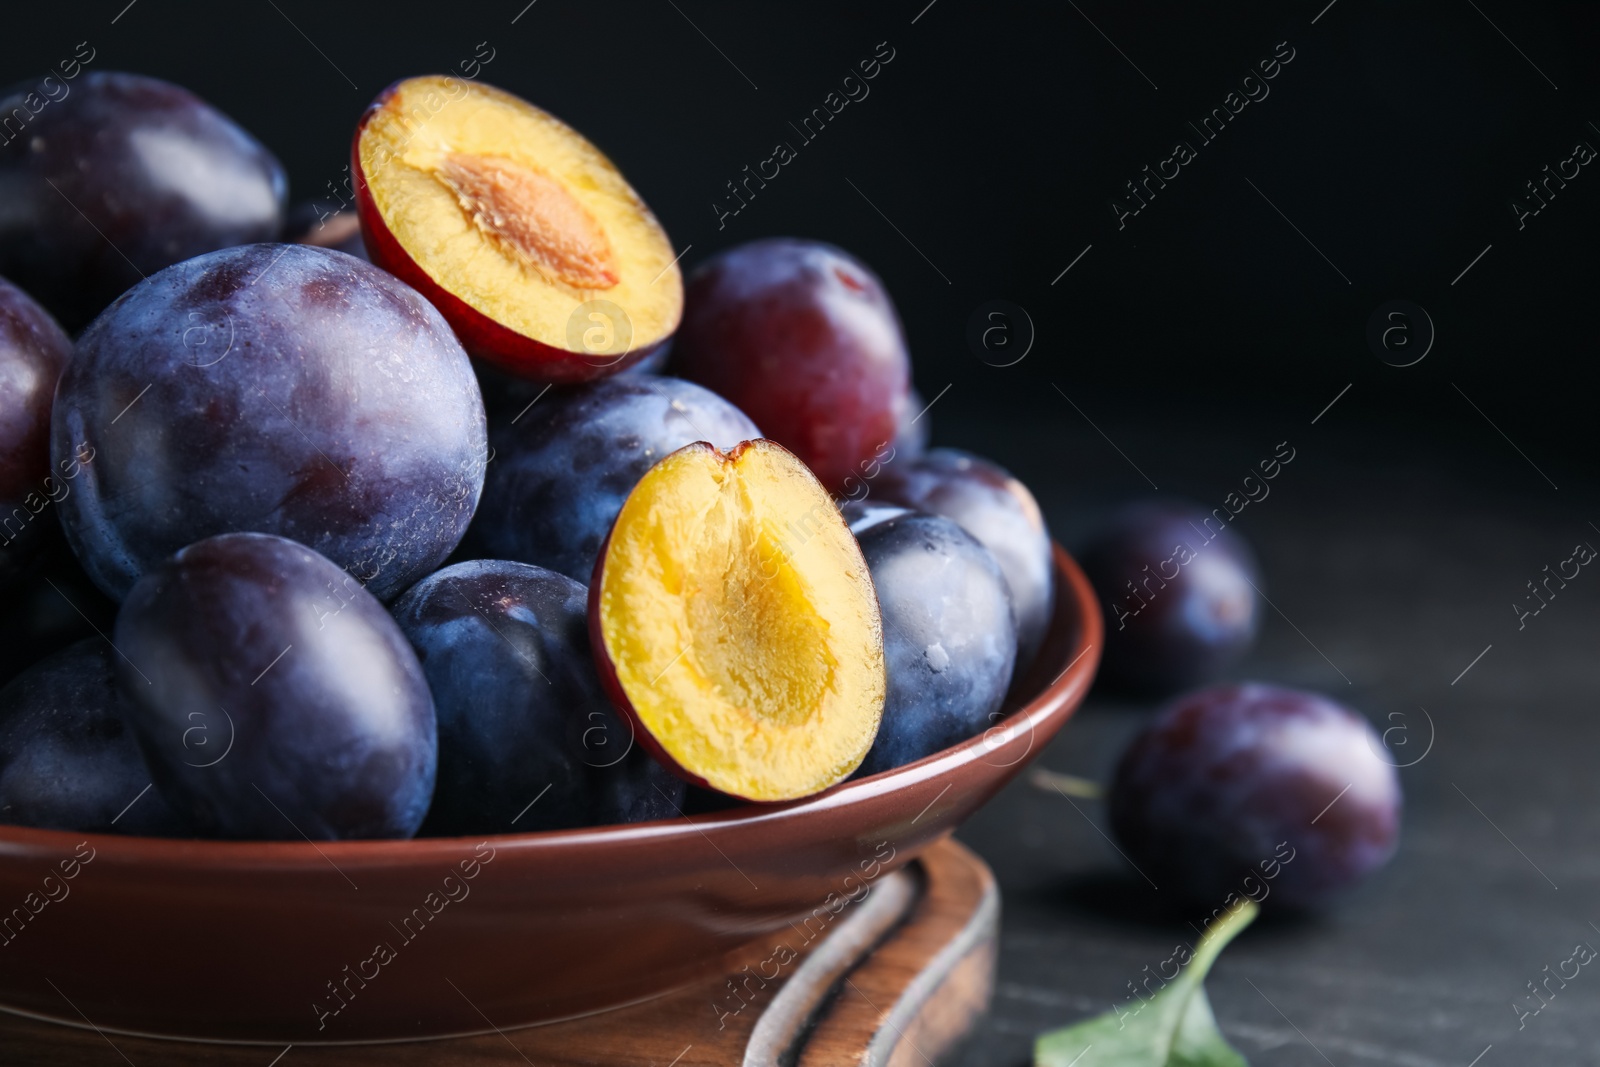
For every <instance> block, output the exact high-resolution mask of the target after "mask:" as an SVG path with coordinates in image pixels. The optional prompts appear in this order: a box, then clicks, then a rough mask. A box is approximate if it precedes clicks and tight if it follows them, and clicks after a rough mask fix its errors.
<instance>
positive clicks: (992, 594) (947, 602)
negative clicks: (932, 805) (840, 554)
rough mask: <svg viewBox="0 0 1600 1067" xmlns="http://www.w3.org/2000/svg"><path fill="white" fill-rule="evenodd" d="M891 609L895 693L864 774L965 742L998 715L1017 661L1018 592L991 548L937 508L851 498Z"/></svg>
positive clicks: (888, 651)
mask: <svg viewBox="0 0 1600 1067" xmlns="http://www.w3.org/2000/svg"><path fill="white" fill-rule="evenodd" d="M843 511H844V515H845V518H846V520H847V521H849V522H850V528H851V532H852V533H854V534H855V535H856V540H857V542H858V543H859V544H860V545H861V554H862V555H863V556H864V557H865V558H866V561H867V569H868V571H870V572H871V574H872V584H873V587H874V588H875V589H876V590H877V593H878V606H879V610H880V611H881V612H882V614H883V644H884V660H885V665H886V668H887V674H888V690H887V694H886V697H885V700H884V707H883V719H882V721H881V724H880V725H879V727H878V737H877V740H876V741H874V742H873V745H872V748H871V750H870V751H869V752H868V753H867V756H866V759H865V760H863V761H862V763H861V767H860V769H859V770H857V771H856V776H857V777H864V776H866V775H869V774H878V773H880V772H882V771H887V770H891V769H893V768H895V767H900V766H903V765H904V764H907V763H912V762H915V761H916V760H919V759H922V758H923V757H925V756H931V755H933V754H934V753H935V752H939V751H942V750H943V749H946V748H949V747H950V746H951V745H955V744H959V743H960V742H962V741H965V740H966V739H967V738H969V737H973V736H975V735H977V734H979V733H981V732H982V731H983V730H984V729H985V728H986V727H988V726H989V725H990V724H992V722H993V721H994V717H995V714H996V713H997V712H998V711H999V709H1000V705H1001V703H1002V702H1003V701H1004V700H1005V695H1006V689H1007V687H1008V686H1010V684H1011V673H1012V669H1013V667H1014V666H1015V663H1016V656H1017V635H1016V628H1015V623H1014V622H1013V621H1012V617H1011V594H1010V591H1009V590H1008V588H1007V586H1006V580H1005V576H1004V575H1003V574H1002V573H1001V571H1000V566H999V564H998V563H996V562H995V559H994V556H993V555H991V554H990V552H989V550H988V549H986V548H984V547H983V545H981V544H979V543H978V541H977V539H976V538H974V537H973V536H972V535H971V534H969V533H967V532H966V531H965V530H963V529H962V528H961V527H959V526H957V525H956V524H955V523H953V522H951V521H950V520H949V519H945V518H942V517H939V516H936V515H924V514H919V513H917V512H911V511H905V510H902V509H898V508H884V507H880V506H875V505H859V504H847V505H845V507H844V509H843Z"/></svg>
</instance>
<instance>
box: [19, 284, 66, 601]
mask: <svg viewBox="0 0 1600 1067" xmlns="http://www.w3.org/2000/svg"><path fill="white" fill-rule="evenodd" d="M71 356H72V341H71V340H70V339H69V338H68V337H67V335H66V333H64V332H63V331H62V329H61V327H60V326H58V325H57V324H56V321H55V319H53V318H51V317H50V313H49V312H47V311H45V310H44V308H42V307H40V306H39V305H38V304H37V303H35V302H34V300H33V298H32V297H30V296H28V294H27V293H25V292H23V291H22V290H21V289H19V288H17V287H16V286H15V285H12V284H11V283H10V282H8V281H6V280H5V279H4V278H0V400H3V403H0V586H4V585H8V584H10V583H12V582H14V581H15V580H17V579H18V578H19V577H21V576H22V575H23V574H24V573H25V572H26V571H27V569H28V565H29V563H31V562H32V561H33V559H34V558H35V556H37V554H38V552H39V550H40V549H41V547H43V546H44V545H45V544H46V543H48V541H49V540H50V539H51V538H52V537H53V536H54V535H55V534H56V532H57V530H58V529H59V526H58V524H57V522H56V520H55V518H54V517H53V516H48V515H47V516H43V517H41V515H40V513H41V512H43V511H45V510H46V509H47V508H49V507H50V505H51V504H52V503H53V502H54V501H55V500H56V499H57V498H58V497H59V496H60V494H61V493H62V492H70V491H71V486H70V485H67V484H66V482H67V477H66V476H67V473H68V472H69V471H70V472H71V473H72V474H73V475H76V473H77V470H78V464H77V462H76V459H74V460H72V461H69V462H68V464H67V465H66V466H65V467H63V468H62V469H61V471H60V472H57V471H56V470H55V469H53V468H52V467H51V466H50V405H51V402H52V400H53V399H54V397H55V392H56V382H57V380H58V379H59V378H60V377H61V371H62V368H64V367H65V366H66V365H67V360H68V359H69V358H71Z"/></svg>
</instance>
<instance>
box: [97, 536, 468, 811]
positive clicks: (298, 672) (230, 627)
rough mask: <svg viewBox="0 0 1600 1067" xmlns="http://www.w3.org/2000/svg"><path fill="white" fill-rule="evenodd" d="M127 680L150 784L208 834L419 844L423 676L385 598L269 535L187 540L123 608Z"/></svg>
mask: <svg viewBox="0 0 1600 1067" xmlns="http://www.w3.org/2000/svg"><path fill="white" fill-rule="evenodd" d="M115 640H116V645H117V647H118V648H119V649H121V650H122V652H123V653H124V655H125V658H121V659H119V660H118V662H117V680H118V684H119V686H120V687H121V691H122V693H123V695H124V696H125V697H126V698H127V704H126V707H127V709H128V718H129V721H130V723H131V724H132V726H133V728H134V732H135V733H136V735H137V736H138V739H139V744H140V747H141V748H142V749H143V751H144V754H145V760H146V762H147V764H148V765H149V767H150V770H151V771H152V772H153V774H154V777H155V784H156V788H157V789H158V790H160V791H161V792H162V794H163V795H164V796H165V797H166V799H167V800H168V802H169V803H171V804H172V806H173V807H174V808H175V809H177V810H178V812H179V813H180V814H181V815H182V816H183V817H184V818H186V819H188V820H189V821H190V822H191V823H193V824H194V825H195V826H196V827H197V828H198V829H200V830H201V831H203V832H207V833H210V834H215V835H217V836H221V837H230V838H265V839H295V838H298V837H300V836H302V835H304V836H305V837H307V838H309V839H311V840H339V839H349V838H382V837H410V836H411V835H412V834H414V833H415V832H416V830H417V828H418V827H419V826H420V825H421V824H422V820H423V817H424V816H425V815H426V814H427V810H428V803H429V800H430V799H431V797H432V795H433V783H434V773H435V769H436V766H437V758H438V728H437V724H436V721H435V718H434V710H433V698H432V696H431V695H430V693H429V690H428V683H427V679H426V678H425V677H424V676H423V673H422V667H421V665H420V664H419V663H418V662H417V657H416V654H415V653H414V652H413V651H412V650H411V646H410V644H409V643H407V641H406V639H405V635H404V634H402V633H401V632H400V628H399V626H397V625H396V624H395V621H394V620H393V619H392V618H390V616H389V613H388V612H387V611H385V610H384V607H383V605H382V604H381V603H379V601H378V600H377V598H376V597H374V596H373V595H372V594H371V593H368V592H367V591H366V590H364V589H362V588H361V587H360V586H359V585H357V584H356V582H355V581H354V579H352V578H351V577H350V576H349V575H347V574H346V573H345V572H344V571H342V570H340V569H339V568H338V567H337V566H335V565H334V564H333V563H332V562H330V561H329V560H327V559H325V558H324V557H322V556H319V555H318V554H317V553H315V552H313V551H311V550H310V549H308V548H306V547H305V546H303V545H300V544H297V543H296V542H294V541H290V540H288V539H286V538H282V537H275V536H273V535H270V534H256V533H235V534H221V535H219V536H216V537H211V538H207V539H206V540H203V541H200V542H197V543H196V544H193V545H190V546H189V547H188V548H185V549H183V550H182V551H181V552H178V553H177V554H176V555H174V556H172V557H171V558H170V559H168V560H166V561H165V562H163V563H162V564H160V565H159V566H157V567H155V568H153V569H152V570H151V571H150V572H149V573H148V574H146V575H145V576H144V577H143V578H141V579H140V580H139V583H138V584H137V585H135V586H134V588H133V591H132V592H131V593H130V594H129V595H128V598H127V599H126V600H125V601H124V602H123V604H122V608H121V610H120V611H119V612H118V613H117V625H116V633H115Z"/></svg>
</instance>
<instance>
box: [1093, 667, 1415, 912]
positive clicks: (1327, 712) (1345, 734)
mask: <svg viewBox="0 0 1600 1067" xmlns="http://www.w3.org/2000/svg"><path fill="white" fill-rule="evenodd" d="M1382 744H1383V743H1382V740H1381V739H1380V738H1379V737H1378V735H1377V732H1376V731H1375V730H1373V728H1372V727H1371V725H1369V724H1368V723H1367V721H1366V720H1365V719H1363V718H1361V717H1360V716H1359V715H1356V714H1355V713H1354V712H1352V711H1350V710H1349V709H1347V708H1345V707H1343V706H1342V705H1339V704H1337V703H1335V702H1334V701H1332V700H1330V699H1328V698H1327V697H1324V696H1322V695H1320V694H1316V693H1308V692H1302V691H1299V690H1294V689H1287V688H1282V687H1279V686H1271V685H1264V684H1260V683H1246V684H1241V685H1226V686H1218V687H1215V688H1212V689H1206V690H1201V691H1199V692H1195V693H1190V694H1188V695H1186V696H1183V697H1180V698H1179V699H1177V700H1176V701H1175V702H1173V703H1172V704H1171V705H1170V706H1169V707H1167V708H1166V709H1165V710H1164V711H1163V712H1162V713H1161V714H1160V715H1159V716H1158V717H1157V718H1156V719H1155V720H1154V721H1153V722H1152V723H1150V724H1149V725H1148V726H1147V727H1146V728H1145V729H1144V730H1143V731H1142V732H1141V733H1140V734H1139V735H1138V736H1137V737H1136V738H1135V739H1134V741H1133V743H1132V744H1131V745H1130V746H1129V748H1128V750H1127V751H1126V752H1125V753H1124V755H1123V757H1122V760H1121V762H1120V763H1119V764H1118V766H1117V770H1116V774H1115V777H1114V779H1113V781H1112V784H1111V789H1110V795H1109V813H1110V819H1111V826H1112V830H1113V832H1114V833H1115V835H1116V838H1117V841H1118V842H1119V843H1120V844H1121V846H1122V848H1123V850H1124V851H1125V852H1126V853H1127V854H1128V856H1129V858H1130V859H1131V860H1132V862H1133V863H1134V865H1135V866H1137V867H1138V868H1139V869H1140V870H1141V871H1143V872H1145V874H1146V876H1147V877H1149V878H1151V879H1153V880H1154V881H1155V883H1156V884H1157V885H1159V886H1160V887H1161V888H1162V889H1166V888H1168V887H1169V886H1170V887H1171V888H1172V889H1173V890H1175V891H1177V892H1178V893H1180V894H1182V895H1184V896H1185V897H1187V898H1189V899H1190V900H1192V901H1194V902H1196V903H1199V904H1203V905H1206V906H1208V907H1210V906H1217V907H1221V906H1223V905H1224V904H1225V903H1226V902H1227V896H1228V894H1230V893H1232V894H1234V895H1236V896H1244V895H1251V896H1253V897H1256V899H1263V897H1264V898H1265V899H1266V900H1268V901H1273V902H1276V904H1277V905H1280V906H1287V907H1291V908H1295V907H1298V908H1304V907H1308V906H1313V905H1316V904H1320V903H1322V902H1323V901H1325V900H1326V899H1328V898H1329V897H1330V896H1332V895H1334V894H1335V893H1337V892H1338V891H1340V890H1342V889H1344V888H1346V887H1348V886H1350V885H1352V884H1354V883H1355V882H1358V881H1360V880H1361V879H1362V878H1363V877H1365V876H1366V875H1368V874H1370V873H1371V872H1373V871H1374V870H1376V869H1378V868H1379V867H1382V866H1383V865H1384V864H1385V863H1387V862H1388V860H1389V858H1390V857H1391V856H1392V855H1393V854H1394V851H1395V848H1396V847H1397V844H1398V840H1399V833H1400V809H1401V795H1400V783H1399V776H1398V774H1397V773H1396V771H1395V768H1394V767H1393V765H1391V764H1390V763H1389V762H1388V761H1386V760H1384V759H1383V758H1381V757H1380V755H1379V753H1380V752H1382V751H1383V747H1382ZM1347 787H1348V788H1347ZM1341 790H1344V793H1343V795H1342V796H1341V795H1340V792H1341ZM1336 797H1337V798H1338V799H1337V801H1335V798H1336ZM1330 802H1332V803H1331V804H1330ZM1283 848H1286V849H1287V850H1288V852H1287V853H1285V852H1283V851H1281V849H1283ZM1277 861H1281V862H1277ZM1274 874H1275V875H1276V877H1275V879H1274V878H1273V877H1271V876H1272V875H1274ZM1251 879H1253V880H1254V881H1253V882H1252V881H1251ZM1263 886H1264V888H1260V887H1263Z"/></svg>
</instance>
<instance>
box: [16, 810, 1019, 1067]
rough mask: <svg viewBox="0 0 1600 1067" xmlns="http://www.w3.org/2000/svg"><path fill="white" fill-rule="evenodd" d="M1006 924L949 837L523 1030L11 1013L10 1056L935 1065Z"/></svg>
mask: <svg viewBox="0 0 1600 1067" xmlns="http://www.w3.org/2000/svg"><path fill="white" fill-rule="evenodd" d="M999 921H1000V897H999V891H998V890H997V888H996V886H995V882H994V877H993V875H991V874H990V873H989V869H988V868H987V867H986V866H985V865H984V863H983V861H982V860H980V859H978V858H977V857H976V856H974V855H973V854H972V853H971V852H969V851H967V849H965V848H963V847H962V846H961V845H959V844H957V843H956V842H954V841H951V840H945V841H943V842H941V843H940V844H938V845H935V846H934V847H933V848H931V849H929V850H928V851H927V852H926V853H924V854H923V856H922V858H921V859H919V860H918V861H917V862H916V863H913V864H911V865H910V866H908V867H907V868H906V869H905V870H902V871H900V872H897V873H896V874H894V875H891V876H889V877H888V878H885V879H883V880H882V881H881V882H879V883H878V884H877V885H875V886H874V887H873V889H872V890H871V892H870V893H868V894H867V895H866V896H865V897H863V898H861V899H860V900H859V901H857V902H855V903H853V904H851V905H850V906H849V907H848V909H847V910H846V911H844V912H842V913H841V914H840V918H839V920H837V925H836V926H835V927H834V929H833V931H832V932H831V933H830V934H828V935H827V936H826V937H822V938H818V939H815V940H814V941H813V942H812V943H810V944H804V943H803V942H802V939H801V937H799V936H797V937H795V938H791V939H789V942H783V941H781V940H780V941H779V942H777V943H775V944H773V945H767V944H765V943H761V944H755V945H752V946H750V947H749V949H748V950H747V951H746V952H744V953H740V954H738V955H737V956H736V957H735V958H734V959H732V960H730V962H729V967H728V973H726V974H724V975H721V976H718V977H717V978H715V979H712V980H707V981H703V982H699V983H696V984H694V985H691V986H688V987H686V988H684V989H680V990H678V991H676V992H673V993H670V994H667V995H665V996H662V997H658V998H656V999H654V1000H650V1001H647V1002H645V1003H643V1004H636V1005H633V1006H631V1007H627V1008H619V1009H617V1010H615V1011H609V1012H603V1013H601V1014H598V1015H591V1016H588V1017H586V1018H582V1019H574V1020H570V1021H567V1022H562V1023H553V1024H550V1025H548V1026H536V1027H528V1028H525V1029H520V1030H511V1031H502V1030H498V1029H496V1028H495V1027H494V1024H493V1023H492V1022H491V1021H490V1020H488V1019H485V1020H484V1023H485V1026H484V1032H483V1033H480V1034H474V1035H471V1036H467V1037H456V1038H448V1039H441V1040H437V1041H421V1042H403V1043H390V1044H365V1045H295V1046H284V1047H278V1046H269V1045H257V1044H251V1045H222V1044H202V1043H196V1042H184V1041H168V1040H162V1039H159V1038H151V1037H144V1036H134V1035H128V1034H121V1033H105V1032H102V1031H99V1030H96V1029H94V1028H93V1027H92V1025H85V1026H84V1027H67V1026H60V1025H56V1024H52V1023H46V1022H41V1021H38V1020H35V1019H30V1018H25V1017H22V1016H17V1015H8V1014H3V1013H0V1064H13V1063H15V1064H28V1065H30V1067H84V1065H89V1064H107V1065H113V1064H118V1063H124V1062H126V1063H129V1064H133V1065H136V1067H152V1065H163V1067H167V1065H170V1067H201V1065H205V1067H213V1065H216V1067H232V1065H241V1067H242V1065H246V1064H248V1065H250V1067H268V1065H269V1064H270V1065H272V1067H332V1065H335V1064H337V1065H339V1067H365V1065H369V1064H371V1065H376V1064H386V1065H387V1064H397V1065H401V1067H409V1065H422V1064H428V1065H431V1067H489V1065H500V1064H538V1065H539V1067H592V1065H601V1064H604V1065H608V1067H779V1065H784V1067H839V1065H843V1064H860V1065H863V1067H867V1065H871V1067H909V1065H911V1064H919V1065H923V1067H927V1065H931V1064H936V1063H937V1062H938V1061H939V1059H940V1057H941V1056H943V1055H945V1054H947V1053H948V1052H949V1051H950V1050H951V1049H952V1048H954V1047H955V1045H956V1044H957V1043H958V1042H959V1041H960V1039H961V1038H962V1037H964V1036H965V1035H966V1033H967V1032H968V1031H969V1030H970V1029H971V1027H972V1024H973V1023H974V1022H975V1021H976V1020H977V1018H978V1017H979V1015H980V1014H981V1013H982V1012H983V1011H984V1010H985V1009H986V1008H987V1006H988V1003H989V997H990V993H991V992H992V989H993V984H994V962H995V949H996V938H997V934H998V930H999ZM791 943H792V944H794V945H801V946H802V947H801V948H799V949H793V948H791V947H790V944H791ZM764 976H771V977H770V978H768V977H764ZM274 1055H281V1058H280V1059H278V1060H274V1059H273V1058H272V1057H273V1056H274Z"/></svg>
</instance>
